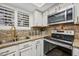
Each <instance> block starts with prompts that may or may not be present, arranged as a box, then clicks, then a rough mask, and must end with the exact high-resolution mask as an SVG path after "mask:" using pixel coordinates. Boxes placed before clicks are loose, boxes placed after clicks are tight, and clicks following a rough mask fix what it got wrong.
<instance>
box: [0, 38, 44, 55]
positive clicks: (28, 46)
mask: <svg viewBox="0 0 79 59" xmlns="http://www.w3.org/2000/svg"><path fill="white" fill-rule="evenodd" d="M0 56H43V39H38V40H34V41H30V42H25V43H22V44H18V45H16V46H10V47H7V48H3V49H0Z"/></svg>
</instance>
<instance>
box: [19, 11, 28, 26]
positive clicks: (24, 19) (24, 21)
mask: <svg viewBox="0 0 79 59" xmlns="http://www.w3.org/2000/svg"><path fill="white" fill-rule="evenodd" d="M18 26H20V27H29V16H28V15H27V14H25V13H23V12H19V11H18Z"/></svg>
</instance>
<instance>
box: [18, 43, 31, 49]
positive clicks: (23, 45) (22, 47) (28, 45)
mask: <svg viewBox="0 0 79 59" xmlns="http://www.w3.org/2000/svg"><path fill="white" fill-rule="evenodd" d="M30 46H32V42H26V43H22V44H19V49H20V50H21V49H25V48H28V47H30Z"/></svg>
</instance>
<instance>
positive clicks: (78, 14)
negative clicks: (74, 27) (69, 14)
mask: <svg viewBox="0 0 79 59" xmlns="http://www.w3.org/2000/svg"><path fill="white" fill-rule="evenodd" d="M74 13H75V14H74V15H75V17H74V18H75V24H79V4H78V3H76V4H75V11H74Z"/></svg>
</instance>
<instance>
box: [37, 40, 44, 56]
mask: <svg viewBox="0 0 79 59" xmlns="http://www.w3.org/2000/svg"><path fill="white" fill-rule="evenodd" d="M36 56H43V39H39V40H37V41H36Z"/></svg>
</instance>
